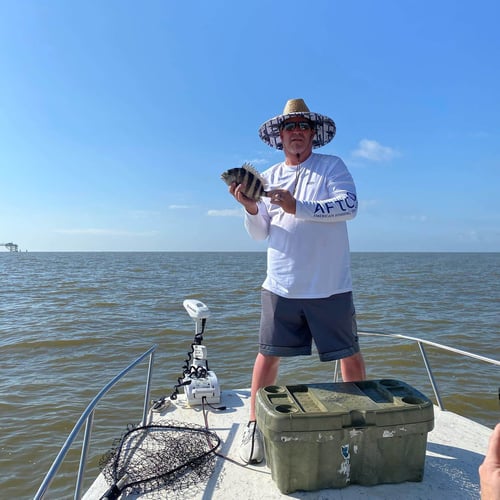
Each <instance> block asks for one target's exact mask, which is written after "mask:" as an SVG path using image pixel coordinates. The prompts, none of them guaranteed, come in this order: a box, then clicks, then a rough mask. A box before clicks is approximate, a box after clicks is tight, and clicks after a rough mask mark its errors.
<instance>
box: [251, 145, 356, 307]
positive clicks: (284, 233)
mask: <svg viewBox="0 0 500 500" xmlns="http://www.w3.org/2000/svg"><path fill="white" fill-rule="evenodd" d="M262 176H263V177H264V179H265V180H266V183H267V190H272V189H286V190H288V191H290V192H291V193H293V192H294V191H295V194H294V197H295V198H296V200H297V207H296V213H295V215H293V214H288V213H285V212H284V211H283V210H282V209H281V208H280V207H278V206H277V205H273V204H272V203H271V202H270V199H269V198H263V199H262V200H261V201H260V202H259V203H258V209H259V211H258V213H257V214H256V215H250V214H249V213H248V212H245V227H246V229H247V231H248V233H249V234H250V236H251V237H252V238H253V239H256V240H264V239H266V238H268V240H269V241H268V250H267V276H266V279H265V281H264V283H263V285H262V286H263V288H265V289H267V290H270V291H271V292H273V293H275V294H277V295H280V296H282V297H289V298H322V297H329V296H330V295H333V294H338V293H344V292H348V291H351V290H352V280H351V271H350V253H349V239H348V235H347V225H346V221H347V220H350V219H352V218H354V217H355V216H356V213H357V209H358V202H357V196H356V188H355V186H354V181H353V179H352V177H351V174H350V173H349V171H348V170H347V167H346V166H345V164H344V162H343V161H342V160H341V159H340V158H338V157H336V156H330V155H320V154H317V153H313V154H311V156H310V157H309V158H308V159H307V160H306V161H304V162H303V163H302V164H300V165H299V166H289V165H286V164H285V163H284V162H282V163H278V164H276V165H273V166H272V167H271V168H269V169H268V170H266V171H265V172H263V174H262Z"/></svg>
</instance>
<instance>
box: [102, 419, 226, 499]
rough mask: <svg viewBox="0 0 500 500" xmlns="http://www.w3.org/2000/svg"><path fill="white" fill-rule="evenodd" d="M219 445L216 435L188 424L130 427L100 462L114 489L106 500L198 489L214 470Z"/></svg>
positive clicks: (169, 423) (175, 423) (173, 423)
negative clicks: (125, 496)
mask: <svg viewBox="0 0 500 500" xmlns="http://www.w3.org/2000/svg"><path fill="white" fill-rule="evenodd" d="M219 444H220V439H219V437H218V436H217V434H215V432H212V431H209V430H207V429H205V428H203V427H198V426H196V425H191V424H189V425H187V424H183V423H179V422H166V423H162V424H161V425H154V424H153V425H145V426H139V427H129V430H128V431H127V432H125V433H124V434H123V436H122V437H121V438H120V439H119V440H117V441H116V442H115V443H114V446H113V449H111V450H110V451H109V452H108V453H106V454H105V455H104V456H103V457H102V458H101V461H100V466H101V471H102V473H103V475H104V477H105V478H106V481H107V482H108V484H109V485H110V486H111V485H112V486H113V487H114V489H115V495H114V496H111V495H110V497H109V498H117V496H118V495H119V494H124V493H127V494H136V495H139V494H144V493H148V492H152V491H155V490H158V489H163V490H165V489H167V490H168V491H170V492H172V493H173V492H177V493H179V492H181V491H182V490H185V489H186V488H193V487H199V486H200V484H203V483H206V482H207V480H208V478H209V477H210V476H211V474H212V472H213V470H214V467H215V461H216V457H217V455H216V454H215V450H216V449H217V448H218V446H219Z"/></svg>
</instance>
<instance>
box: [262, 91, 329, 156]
mask: <svg viewBox="0 0 500 500" xmlns="http://www.w3.org/2000/svg"><path fill="white" fill-rule="evenodd" d="M296 116H302V117H304V118H307V119H308V120H310V121H312V122H313V123H314V126H315V134H314V138H313V144H312V147H313V149H314V148H320V147H321V146H324V145H325V144H328V143H329V142H330V141H331V140H332V139H333V137H334V136H335V131H336V127H335V122H334V121H333V120H332V119H331V118H328V116H324V115H320V114H319V113H311V111H309V108H308V107H307V105H306V103H305V102H304V100H303V99H290V100H289V101H287V103H286V104H285V109H284V110H283V113H282V114H281V115H278V116H275V117H274V118H271V119H270V120H268V121H267V122H265V123H263V124H262V125H261V126H260V128H259V136H260V138H261V139H262V140H263V141H264V142H265V143H266V144H267V145H269V146H271V147H272V148H275V149H283V143H282V142H281V137H280V127H281V125H282V123H283V122H285V121H286V120H288V119H290V118H294V117H296Z"/></svg>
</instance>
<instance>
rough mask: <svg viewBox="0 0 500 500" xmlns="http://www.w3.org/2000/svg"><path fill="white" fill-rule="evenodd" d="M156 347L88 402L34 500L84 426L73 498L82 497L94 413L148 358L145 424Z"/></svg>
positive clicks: (51, 477) (50, 480)
mask: <svg viewBox="0 0 500 500" xmlns="http://www.w3.org/2000/svg"><path fill="white" fill-rule="evenodd" d="M156 348H157V345H156V344H154V345H152V346H151V347H150V348H149V349H148V350H147V351H146V352H144V353H143V354H142V355H141V356H139V357H138V358H137V359H136V360H135V361H134V362H132V363H131V364H130V365H129V366H127V368H125V369H124V370H122V371H121V372H120V373H118V375H116V377H114V378H113V379H111V380H110V381H109V382H108V383H107V384H106V385H105V386H104V387H103V388H102V389H101V390H100V391H99V393H98V394H97V395H96V396H95V397H94V399H93V400H92V401H91V402H90V404H89V405H88V406H87V408H86V409H85V411H84V412H83V413H82V415H81V416H80V418H79V419H78V421H77V423H76V424H75V426H74V427H73V430H72V431H71V433H70V434H69V436H68V437H67V439H66V441H65V442H64V444H63V446H62V448H61V450H60V451H59V453H58V455H57V457H56V458H55V460H54V462H53V464H52V466H51V468H50V469H49V471H48V472H47V474H46V476H45V478H44V480H43V482H42V484H41V485H40V488H39V489H38V491H37V493H36V494H35V496H34V500H41V499H42V498H44V496H45V493H46V492H47V490H48V488H49V487H50V484H51V483H52V480H53V479H54V477H55V475H56V474H57V472H58V470H59V468H60V467H61V465H62V463H63V462H64V459H65V457H66V454H67V453H68V451H69V450H70V448H71V446H72V444H73V442H74V440H75V439H76V437H77V436H78V434H79V433H80V431H81V429H82V427H83V426H84V425H85V433H84V437H83V442H82V450H81V456H80V464H79V467H78V475H77V478H76V486H75V494H74V498H75V500H79V499H80V498H81V496H82V486H83V480H84V476H85V465H86V463H87V454H88V450H89V445H90V438H91V434H92V425H93V422H94V412H95V409H96V407H97V405H98V404H99V402H100V401H101V399H102V398H103V397H104V396H105V395H106V394H107V393H108V392H109V390H110V389H111V388H112V387H113V386H114V385H115V384H117V383H118V382H119V381H120V380H121V379H122V378H123V377H124V376H125V375H127V373H129V372H130V371H131V370H132V369H134V368H135V367H136V366H137V365H138V364H140V363H141V362H142V361H143V360H144V359H145V358H148V357H149V364H148V372H147V378H146V388H145V391H144V406H143V413H142V421H143V422H146V419H147V416H148V411H149V404H150V401H149V398H150V393H151V377H152V375H153V362H154V353H155V351H156Z"/></svg>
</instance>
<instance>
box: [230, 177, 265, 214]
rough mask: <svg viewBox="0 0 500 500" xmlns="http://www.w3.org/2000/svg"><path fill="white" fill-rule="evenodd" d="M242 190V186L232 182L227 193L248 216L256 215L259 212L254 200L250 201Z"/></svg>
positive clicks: (243, 187) (243, 186)
mask: <svg viewBox="0 0 500 500" xmlns="http://www.w3.org/2000/svg"><path fill="white" fill-rule="evenodd" d="M244 189H245V185H244V184H236V182H232V183H231V185H230V186H229V192H230V193H231V194H232V195H233V196H234V198H235V199H236V201H237V202H238V203H241V204H242V205H243V206H244V207H245V210H246V211H247V212H248V213H249V214H250V215H257V213H258V212H259V207H258V206H257V202H256V201H255V200H252V199H251V198H249V197H248V196H245V195H244V194H243V190H244Z"/></svg>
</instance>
